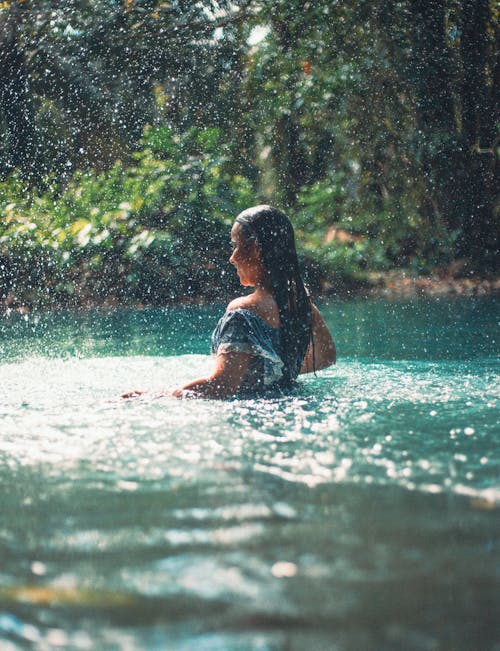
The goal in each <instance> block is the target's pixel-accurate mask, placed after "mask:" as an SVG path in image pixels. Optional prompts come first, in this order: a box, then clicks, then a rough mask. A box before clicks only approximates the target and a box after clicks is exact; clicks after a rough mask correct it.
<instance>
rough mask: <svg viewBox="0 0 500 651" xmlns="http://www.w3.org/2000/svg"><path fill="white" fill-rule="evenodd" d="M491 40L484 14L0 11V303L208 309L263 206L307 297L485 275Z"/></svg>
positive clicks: (153, 6)
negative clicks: (289, 249) (242, 213)
mask: <svg viewBox="0 0 500 651" xmlns="http://www.w3.org/2000/svg"><path fill="white" fill-rule="evenodd" d="M497 21H498V8H497V6H496V3H494V2H490V1H489V0H432V2H424V1H423V0H398V1H396V0H370V2H368V0H357V1H356V2H351V1H348V2H338V1H336V0H332V1H331V2H326V3H313V2H305V3H304V2H303V1H302V0H300V2H299V0H272V1H271V2H263V1H260V0H231V1H230V0H221V1H219V2H214V1H208V0H207V1H205V0H202V1H201V2H197V3H192V2H188V1H187V0H182V1H181V0H179V1H177V2H172V3H170V2H163V1H160V0H122V1H119V2H111V3H102V2H98V0H68V2H65V3H61V2H58V1H56V0H37V2H35V1H34V0H23V1H22V2H21V1H20V0H11V1H6V2H2V3H0V218H1V221H0V300H1V301H2V302H3V303H4V304H7V305H46V306H51V305H81V304H85V303H96V302H109V303H114V302H125V303H153V304H164V303H166V302H169V301H183V300H195V299H199V298H203V299H206V300H210V299H215V298H221V297H222V296H223V295H224V294H230V293H231V292H234V291H236V289H237V283H236V277H235V275H234V273H231V271H230V270H229V269H228V265H227V243H228V231H229V226H230V224H231V222H232V219H233V217H234V215H235V214H236V213H237V212H238V211H239V210H241V209H243V208H245V207H248V206H249V205H252V204H255V203H261V202H269V203H273V204H275V205H277V206H279V207H282V208H284V209H285V210H286V211H287V212H288V214H289V215H290V217H291V219H292V221H293V223H294V224H295V227H296V229H297V239H298V243H299V248H300V252H301V257H302V261H303V265H304V269H305V273H306V276H307V279H308V281H309V282H310V283H311V285H312V286H313V289H315V290H316V291H319V290H321V289H323V290H325V289H328V288H329V287H332V286H333V287H334V288H335V287H339V286H342V285H343V286H349V285H356V284H360V283H361V284H362V283H367V282H369V280H370V278H371V274H373V273H374V272H385V271H389V270H393V269H398V268H402V269H405V270H407V271H408V272H411V273H414V274H427V273H430V272H432V271H433V270H434V269H436V267H446V266H447V265H453V267H454V268H455V269H462V273H464V274H465V273H467V274H469V273H472V274H480V275H483V276H484V275H491V274H494V273H495V271H496V267H495V264H496V260H497V259H498V257H497V253H498V232H499V230H500V229H499V228H498V219H497V215H496V214H495V165H496V159H497V158H496V157H497V153H498V134H497V124H498V120H497V114H496V110H497V108H496V107H497V106H498V105H499V102H498V97H497V94H498V88H500V84H498V79H496V78H497V77H498V74H499V69H500V67H499V66H498V59H497V46H498V43H497V41H498V33H497V32H496V31H495V26H496V24H497Z"/></svg>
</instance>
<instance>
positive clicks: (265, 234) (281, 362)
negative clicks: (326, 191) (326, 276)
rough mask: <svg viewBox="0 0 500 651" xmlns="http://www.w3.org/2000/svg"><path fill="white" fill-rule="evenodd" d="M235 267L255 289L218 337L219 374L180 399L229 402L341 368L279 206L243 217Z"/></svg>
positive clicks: (231, 308)
mask: <svg viewBox="0 0 500 651" xmlns="http://www.w3.org/2000/svg"><path fill="white" fill-rule="evenodd" d="M231 243H232V247H233V252H232V255H231V257H230V259H229V262H230V263H231V264H233V265H234V266H235V267H236V271H237V272H238V276H239V279H240V282H241V284H242V285H243V286H245V287H253V288H254V291H253V292H252V293H251V294H249V295H248V296H240V297H239V298H237V299H235V300H234V301H231V303H229V305H228V307H227V309H226V313H225V314H224V316H223V317H222V318H221V320H220V321H219V323H218V325H217V327H216V329H215V331H214V333H213V335H212V353H213V354H215V355H216V364H215V370H214V372H213V373H212V374H211V375H210V376H209V377H206V378H201V379H198V380H194V381H193V382H189V383H188V384H185V385H184V386H182V387H180V388H179V389H176V390H175V391H174V392H173V394H172V395H174V396H175V397H178V398H181V397H203V398H227V397H229V396H233V395H248V394H252V395H258V394H259V393H262V392H267V391H269V390H270V389H273V390H274V389H278V388H290V387H291V386H292V385H293V383H294V380H295V379H296V377H297V375H298V374H299V373H310V372H312V371H316V370H320V369H322V368H325V367H327V366H330V364H334V363H335V357H336V353H335V344H334V342H333V339H332V336H331V334H330V332H329V331H328V328H327V326H326V324H325V321H324V319H323V317H322V316H321V314H320V312H319V311H318V309H317V307H316V306H315V305H314V304H313V303H312V302H311V300H310V298H309V296H308V294H307V291H306V289H305V287H304V283H303V282H302V278H301V275H300V272H299V267H298V261H297V253H296V250H295V237H294V233H293V227H292V224H291V223H290V220H289V219H288V217H287V216H286V215H285V214H284V213H282V212H281V211H279V210H277V209H276V208H272V207H271V206H266V205H262V206H254V207H253V208H249V209H248V210H245V211H243V212H242V213H240V214H239V215H238V217H236V221H235V223H234V225H233V227H232V229H231Z"/></svg>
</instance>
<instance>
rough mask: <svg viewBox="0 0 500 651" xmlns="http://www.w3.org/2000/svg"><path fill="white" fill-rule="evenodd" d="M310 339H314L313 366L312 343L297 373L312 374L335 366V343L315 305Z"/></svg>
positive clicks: (313, 306)
mask: <svg viewBox="0 0 500 651" xmlns="http://www.w3.org/2000/svg"><path fill="white" fill-rule="evenodd" d="M312 339H314V366H313V346H312V341H311V343H310V344H309V347H308V348H307V352H306V355H305V357H304V361H303V362H302V366H301V367H300V371H299V373H312V372H313V371H314V370H316V371H320V370H321V369H322V368H326V367H327V366H331V364H335V361H336V359H337V351H336V350H335V342H334V341H333V337H332V335H331V334H330V331H329V330H328V326H327V325H326V323H325V320H324V319H323V317H322V316H321V312H320V311H319V310H318V308H317V307H316V305H314V304H313V305H312Z"/></svg>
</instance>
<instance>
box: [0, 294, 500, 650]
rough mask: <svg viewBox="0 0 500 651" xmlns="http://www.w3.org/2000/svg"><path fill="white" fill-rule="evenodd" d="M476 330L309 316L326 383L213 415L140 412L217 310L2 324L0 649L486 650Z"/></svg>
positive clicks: (453, 314)
mask: <svg viewBox="0 0 500 651" xmlns="http://www.w3.org/2000/svg"><path fill="white" fill-rule="evenodd" d="M497 308H498V305H497V303H496V301H494V300H491V299H489V300H467V301H459V300H456V301H451V302H445V301H425V300H420V301H415V302H413V303H392V304H391V303H389V302H386V301H382V300H373V301H354V302H346V303H341V302H337V303H332V304H331V305H329V306H324V314H325V316H326V318H327V321H328V323H329V324H330V325H331V327H332V330H333V331H334V333H335V336H336V341H337V346H338V352H339V362H338V364H337V366H336V367H334V368H332V369H327V370H325V371H322V372H320V373H318V375H317V377H314V376H308V377H306V378H305V379H304V380H303V382H302V385H301V387H300V389H299V390H298V391H297V392H296V393H295V394H294V395H291V396H288V397H285V398H279V399H278V398H276V399H272V400H257V401H252V400H232V401H225V402H216V401H178V400H175V399H172V398H158V397H157V394H158V392H159V391H160V390H161V389H162V388H163V387H166V386H175V385H178V384H180V383H182V382H184V381H186V380H188V379H192V378H194V377H196V376H200V375H203V374H204V373H205V372H207V371H208V370H209V369H210V368H211V364H212V363H211V360H210V358H209V357H208V356H207V355H206V352H207V349H208V339H209V334H210V331H211V329H212V328H213V327H214V325H215V323H216V321H217V318H218V316H219V315H220V312H221V308H220V307H210V308H176V309H169V310H144V311H114V312H106V311H92V312H85V313H56V314H38V315H32V314H26V315H19V314H14V313H11V314H8V315H5V316H4V317H3V319H2V322H1V329H0V355H1V360H2V361H1V365H0V379H1V386H0V433H1V437H0V487H1V495H2V502H1V504H2V506H1V514H2V518H1V523H0V560H1V566H0V641H1V642H2V645H1V648H2V651H3V650H4V649H6V650H7V651H10V650H11V649H32V648H33V649H53V648H55V649H57V648H64V649H99V650H101V649H117V650H128V649H148V650H149V649H181V650H184V649H209V650H220V649H224V650H226V649H227V650H233V649H244V650H247V649H248V650H250V649H251V650H254V649H258V650H259V651H260V650H266V651H267V650H273V651H274V650H283V651H284V650H285V649H286V650H290V649H291V650H299V649H308V650H311V651H312V650H319V649H321V650H323V649H325V650H328V651H330V650H331V649H335V650H340V651H344V650H347V651H351V650H352V651H363V650H365V649H366V650H372V649H373V650H376V651H379V650H381V651H383V650H385V649H387V650H391V651H392V650H394V651H396V650H397V651H399V650H401V649H405V650H406V649H418V650H420V649H421V650H424V651H427V650H430V651H435V650H443V651H444V650H449V649H454V650H457V649H459V650H464V651H465V650H467V651H469V650H471V649H478V650H479V649H480V650H481V651H483V650H488V649H491V650H494V649H495V650H498V649H499V648H500V646H499V642H498V641H499V639H500V638H499V635H498V633H499V631H498V626H497V618H496V616H495V615H496V610H495V603H496V602H497V601H498V599H497V591H498V581H497V579H498V549H497V547H496V540H497V537H498V525H497V522H498V508H497V507H498V502H499V496H500V487H499V484H498V477H499V461H498V453H497V450H498V439H499V435H498V389H499V379H498V378H499V374H498V361H497V354H498V342H497V341H496V337H497V334H498V330H497V328H498V323H497V318H498V316H497V315H498V310H497ZM133 388H149V389H150V390H151V392H150V393H149V394H147V395H146V396H145V397H144V398H142V399H139V400H132V401H120V400H118V399H117V396H118V395H119V394H120V393H121V392H123V391H125V390H129V389H133Z"/></svg>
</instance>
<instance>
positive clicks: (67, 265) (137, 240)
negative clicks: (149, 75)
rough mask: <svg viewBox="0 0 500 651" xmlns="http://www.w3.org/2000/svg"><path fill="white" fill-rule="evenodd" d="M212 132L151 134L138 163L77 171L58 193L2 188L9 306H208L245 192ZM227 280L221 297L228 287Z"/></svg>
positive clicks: (0, 250) (2, 278)
mask: <svg viewBox="0 0 500 651" xmlns="http://www.w3.org/2000/svg"><path fill="white" fill-rule="evenodd" d="M219 138H220V136H219V133H218V131H217V130H216V129H211V130H206V131H201V130H196V129H192V130H190V131H189V133H188V134H186V135H185V136H184V137H181V136H176V135H174V134H173V132H171V131H169V130H167V129H164V128H163V129H148V130H146V132H145V135H144V139H143V148H142V149H141V150H140V151H139V152H138V153H137V154H136V155H135V165H133V166H130V167H127V166H125V165H124V164H123V163H122V162H120V161H117V162H116V163H115V165H114V166H113V167H112V168H111V169H110V170H108V171H107V172H106V173H100V174H95V173H90V172H83V173H79V174H77V175H76V176H75V178H74V180H73V181H72V183H71V184H70V185H69V186H68V187H67V188H66V189H65V190H64V191H63V192H62V193H61V194H59V195H57V194H56V193H54V190H46V191H45V192H44V193H41V194H40V193H37V192H35V191H33V190H32V191H26V188H25V187H24V185H23V182H22V181H20V180H19V178H17V177H16V176H11V177H10V178H9V179H8V180H6V181H4V182H3V183H0V211H1V214H2V216H3V219H2V222H1V225H0V286H2V287H3V292H4V295H3V296H2V299H3V300H4V301H6V302H7V303H8V304H19V303H26V302H27V303H40V304H51V303H63V304H81V303H85V302H86V301H92V302H93V301H96V300H97V301H100V302H106V301H108V302H112V301H115V300H120V301H122V302H146V303H153V304H155V303H156V304H157V303H165V302H169V301H182V300H188V299H189V298H190V297H191V298H192V297H197V298H199V297H202V296H204V297H205V298H209V297H210V296H213V295H214V294H216V293H217V292H220V291H224V284H225V283H222V287H221V273H224V270H225V268H226V267H227V250H228V245H227V243H228V237H229V235H228V224H230V223H231V219H232V217H233V216H234V214H235V213H236V212H238V211H240V210H242V209H243V207H246V206H248V205H249V203H250V201H251V189H250V185H249V183H248V181H246V180H245V179H243V178H241V177H230V176H229V175H228V174H227V173H226V172H225V170H224V158H223V157H220V156H219V157H216V156H215V155H214V152H215V150H218V151H220V149H221V147H220V143H219ZM235 283H236V281H235V279H234V277H233V276H231V275H228V279H227V288H226V291H227V290H229V289H230V288H231V287H232V288H233V289H234V286H235Z"/></svg>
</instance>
